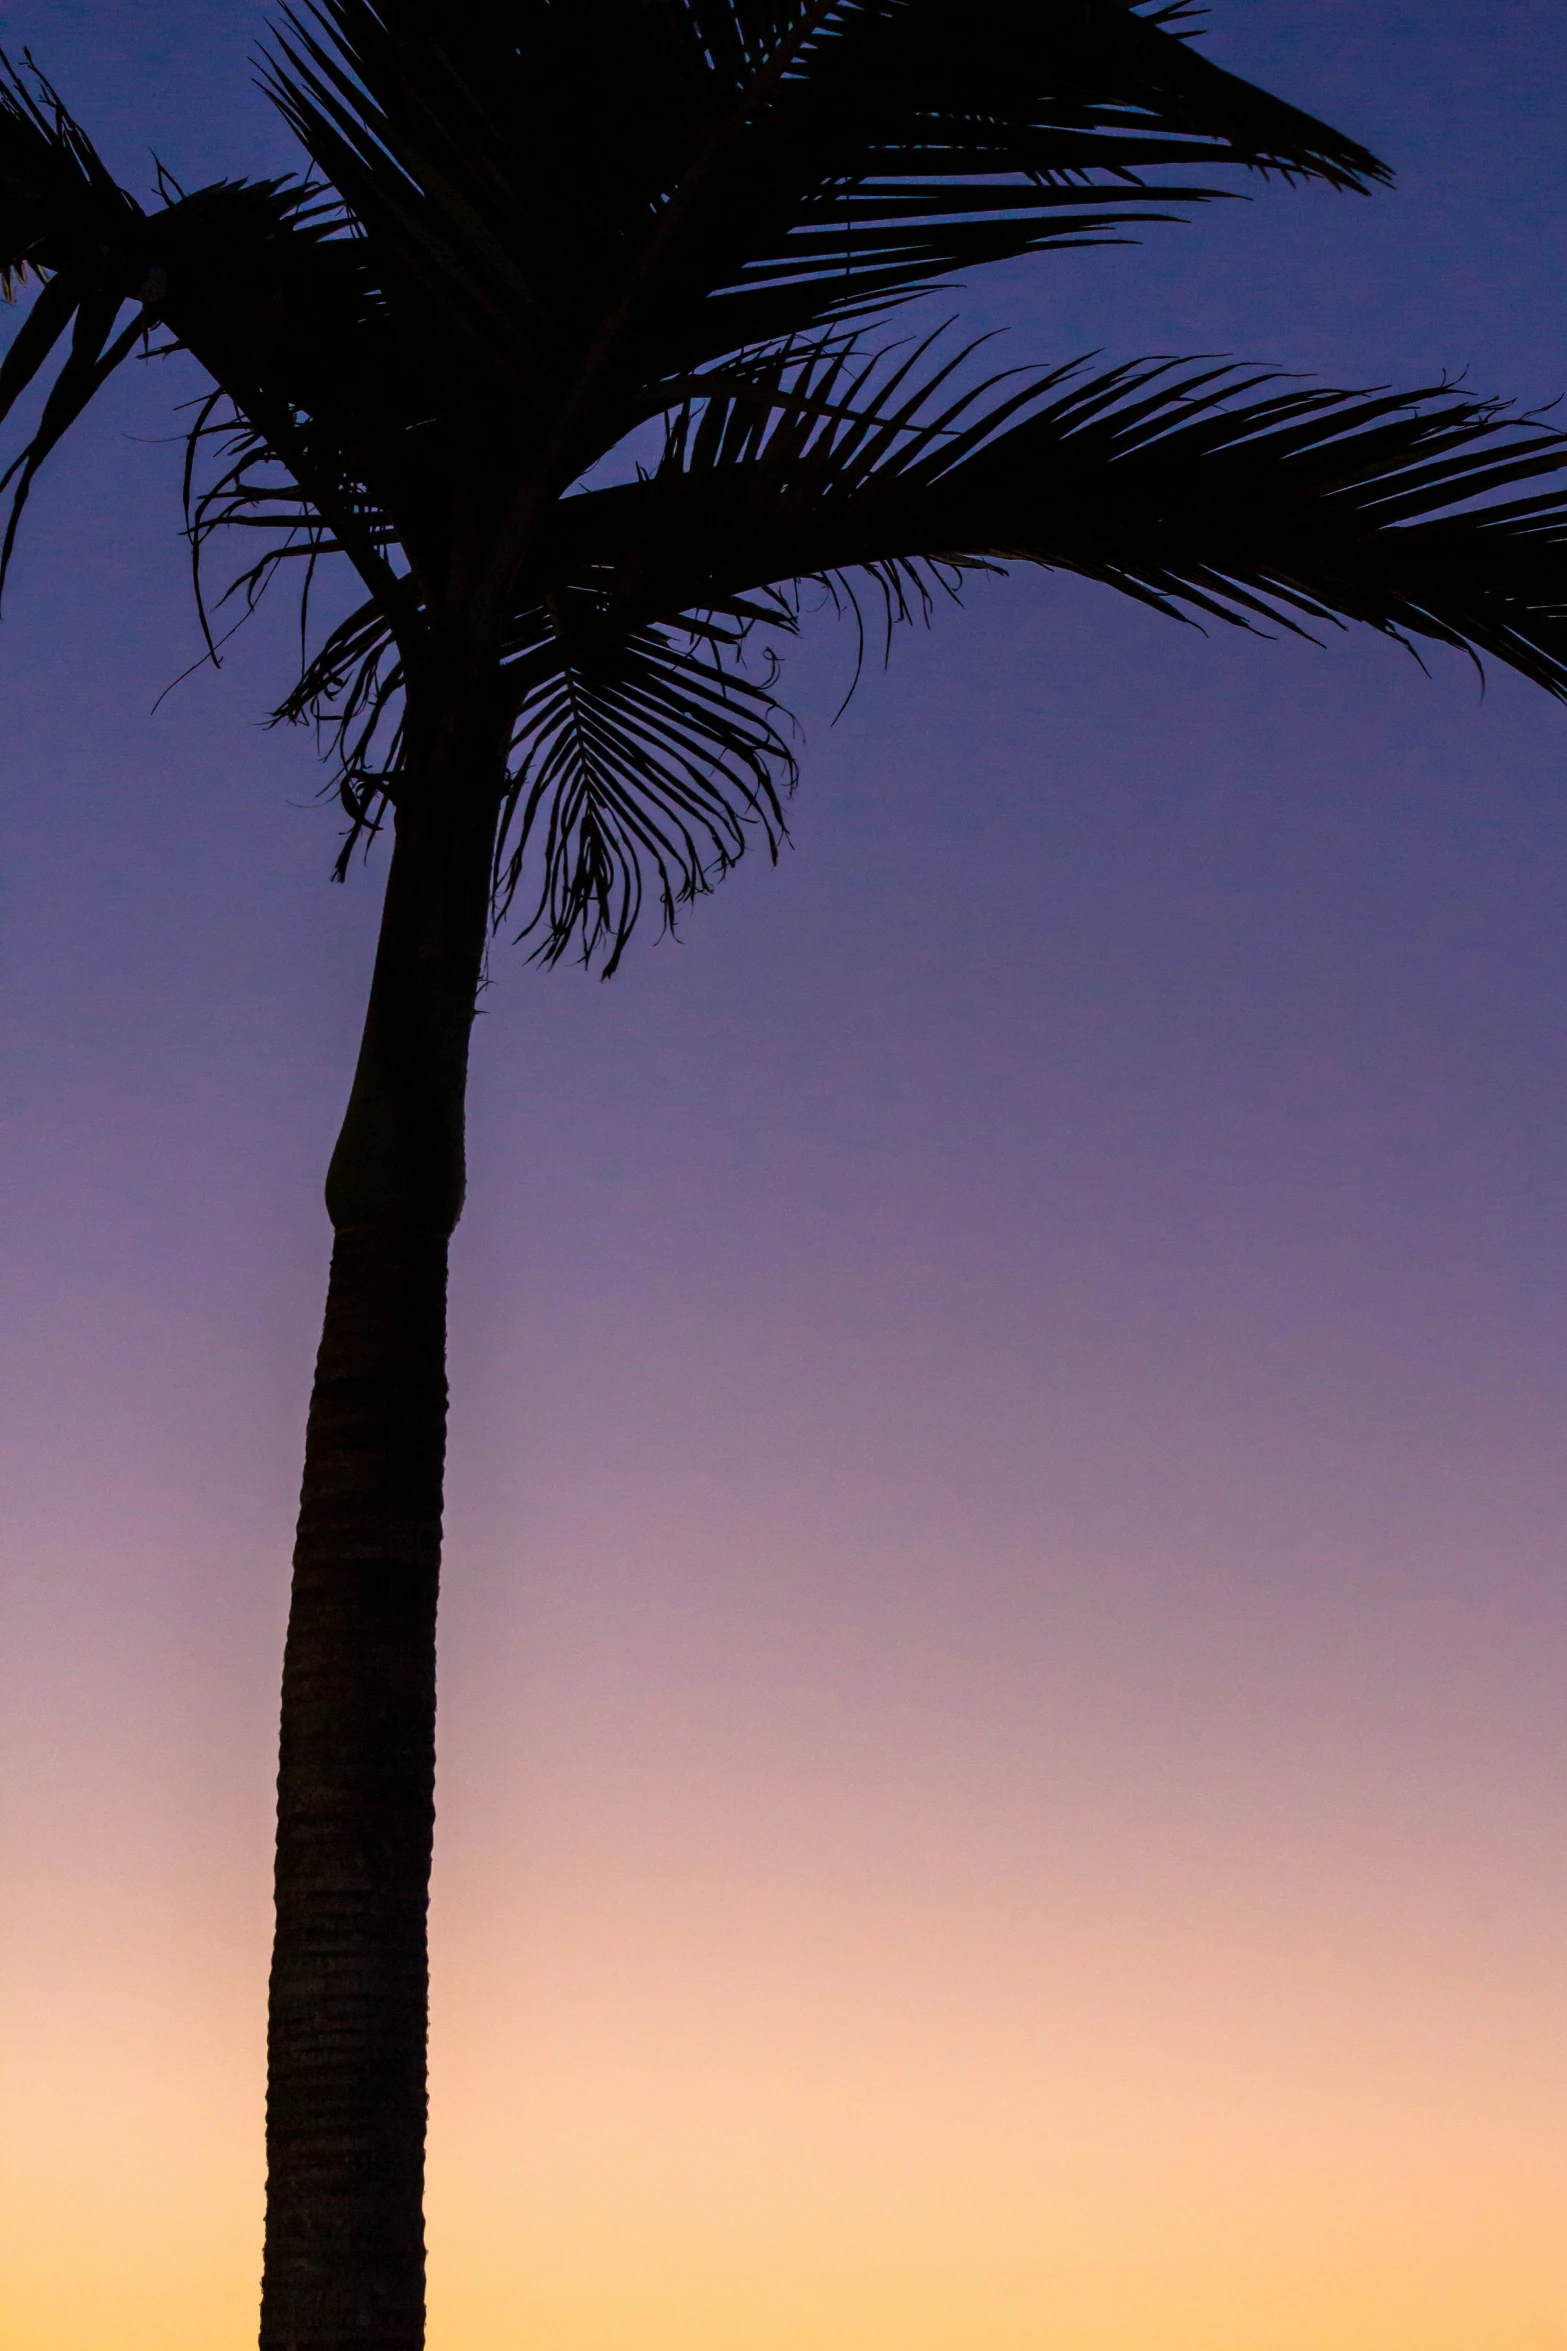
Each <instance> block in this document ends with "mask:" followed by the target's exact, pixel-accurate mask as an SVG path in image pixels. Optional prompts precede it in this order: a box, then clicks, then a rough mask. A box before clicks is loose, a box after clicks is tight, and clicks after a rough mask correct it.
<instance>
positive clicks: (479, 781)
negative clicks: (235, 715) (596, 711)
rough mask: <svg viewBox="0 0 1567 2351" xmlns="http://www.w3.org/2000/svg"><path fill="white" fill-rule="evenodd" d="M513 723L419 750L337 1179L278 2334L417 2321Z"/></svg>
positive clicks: (308, 2345) (302, 1697)
mask: <svg viewBox="0 0 1567 2351" xmlns="http://www.w3.org/2000/svg"><path fill="white" fill-rule="evenodd" d="M454 736H455V738H456V739H455V741H454V740H453V737H454ZM427 748H428V746H427ZM503 749H504V745H503V744H501V743H497V742H496V741H495V740H494V739H493V730H492V737H491V739H489V740H481V741H480V742H479V743H478V744H475V742H474V740H473V738H472V736H471V734H470V735H469V736H468V738H467V739H466V741H465V740H464V739H463V738H462V734H461V730H460V728H457V727H454V728H453V730H451V732H450V733H449V734H448V736H447V739H446V740H445V741H444V742H443V741H437V742H436V743H435V745H434V746H433V748H429V752H428V758H427V761H426V762H425V763H421V766H420V767H419V768H417V769H416V771H415V772H416V773H422V774H423V775H424V776H426V777H430V776H433V777H435V778H436V779H438V780H439V781H440V782H441V783H442V785H443V788H442V789H441V790H440V791H439V793H437V792H436V791H435V790H433V789H429V788H428V787H427V788H426V790H425V791H424V792H423V793H416V792H415V791H414V789H413V786H412V784H411V783H410V784H409V786H408V790H407V799H406V801H405V803H404V805H403V806H401V807H400V808H399V811H398V815H397V820H396V824H397V830H396V843H395V847H394V849H393V854H392V864H391V870H390V872H389V874H388V876H387V888H386V903H385V907H384V910H383V914H382V924H381V939H380V945H379V948H378V950H377V955H376V967H375V976H374V979H373V981H372V984H371V992H370V1007H369V1012H368V1015H367V1018H366V1022H365V1032H364V1039H363V1043H362V1045H361V1048H360V1054H359V1062H358V1067H357V1069H356V1072H355V1076H354V1084H353V1089H352V1092H351V1094H350V1097H349V1104H348V1112H347V1115H346V1117H345V1119H344V1122H343V1131H342V1134H341V1136H340V1137H339V1139H338V1144H337V1149H336V1151H335V1152H334V1154H333V1158H332V1166H331V1170H330V1173H329V1175H328V1178H327V1208H328V1211H329V1213H330V1215H331V1219H332V1223H333V1226H334V1229H335V1234H336V1239H335V1243H334V1247H333V1252H332V1272H331V1279H330V1283H329V1286H328V1292H327V1306H326V1320H325V1325H324V1328H323V1332H322V1338H321V1352H320V1356H319V1359H318V1362H317V1366H316V1380H315V1389H314V1393H313V1395H312V1398H311V1405H310V1419H309V1426H308V1431H307V1435H306V1443H305V1475H304V1487H303V1492H302V1495H301V1500H300V1515H299V1534H298V1541H297V1544H296V1548H295V1554H294V1586H293V1599H292V1604H291V1607H290V1611H289V1626H288V1643H287V1648H286V1652H285V1657H284V1667H283V1721H282V1737H281V1742H280V1751H279V1763H278V1846H277V1928H276V1938H275V1942H274V1947H273V1962H272V1985H271V2003H270V2009H269V2016H268V2031H267V2229H266V2252H265V2259H264V2265H263V2278H262V2296H261V2345H262V2351H349V2347H350V2346H353V2347H354V2351H421V2346H422V2345H423V2342H424V2215H423V2196H424V2145H425V2115H426V2087H425V2051H426V2043H427V2035H428V2014H429V1987H428V1962H427V1958H426V1949H427V1945H426V1910H427V1905H428V1900H429V1883H430V1848H431V1838H432V1832H433V1828H434V1799H435V1615H436V1596H437V1586H438V1580H439V1570H440V1556H441V1499H442V1494H441V1486H442V1470H443V1466H444V1459H445V1450H446V1262H447V1248H448V1241H449V1237H450V1234H451V1231H452V1228H453V1226H454V1225H455V1224H456V1222H457V1218H458V1216H459V1214H460V1212H461V1208H462V1198H463V1096H464V1090H465V1084H466V1077H467V1065H468V1039H469V1031H470V1028H471V1024H472V1020H473V1011H474V1000H475V996H476V993H477V988H478V980H479V970H480V961H481V957H482V954H483V947H484V939H485V930H486V921H487V914H488V905H489V880H490V853H491V841H492V837H493V826H494V816H495V809H496V805H497V799H498V789H499V778H500V775H501V772H502V769H501V757H502V752H503Z"/></svg>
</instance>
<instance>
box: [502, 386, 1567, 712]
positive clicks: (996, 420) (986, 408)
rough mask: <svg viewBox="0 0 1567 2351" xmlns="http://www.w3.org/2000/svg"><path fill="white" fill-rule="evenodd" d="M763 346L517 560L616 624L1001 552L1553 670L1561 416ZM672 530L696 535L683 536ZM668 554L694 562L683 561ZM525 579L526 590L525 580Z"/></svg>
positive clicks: (1444, 401)
mask: <svg viewBox="0 0 1567 2351" xmlns="http://www.w3.org/2000/svg"><path fill="white" fill-rule="evenodd" d="M909 366H910V363H909V362H908V361H907V360H905V361H903V362H901V363H900V364H897V365H895V366H893V367H891V368H890V369H889V368H885V367H884V369H883V370H882V372H881V375H880V377H879V378H877V379H875V380H874V381H873V380H872V379H871V378H870V376H869V375H868V374H867V373H866V371H864V370H863V369H862V370H861V372H860V374H859V375H858V377H857V378H856V379H855V380H853V381H852V382H847V381H846V377H845V362H844V360H843V358H842V356H841V355H840V354H830V355H827V356H825V357H820V356H818V355H817V354H815V353H813V352H810V351H806V352H801V353H795V354H783V355H780V357H779V359H778V362H777V374H776V379H775V385H774V387H773V388H772V389H771V390H769V389H768V388H767V387H766V386H765V385H764V384H763V383H762V382H760V381H759V380H757V378H756V377H755V375H754V373H753V375H752V377H751V378H750V379H749V380H748V381H746V382H745V383H743V384H739V385H737V386H735V387H734V388H733V389H730V390H725V391H722V392H715V393H714V394H713V395H712V397H711V398H710V399H709V400H708V401H707V402H706V403H705V404H698V403H691V404H689V405H688V406H687V407H686V408H684V409H682V410H681V411H680V412H679V413H678V414H677V416H676V417H675V419H674V421H673V424H672V427H671V432H670V440H669V448H668V452H667V455H666V458H665V461H664V463H663V465H662V466H660V467H659V468H658V469H657V470H656V471H655V473H654V474H653V475H652V476H651V477H650V478H649V479H647V480H646V481H642V482H635V483H626V484H621V485H619V486H617V487H614V488H611V489H606V490H602V491H592V492H588V493H585V494H584V495H582V496H580V497H577V498H573V499H568V500H565V501H563V502H562V504H561V505H560V507H559V508H558V509H557V514H556V518H555V531H556V537H555V540H554V543H553V544H552V545H550V546H549V547H548V548H543V547H541V549H540V552H539V562H540V564H541V566H542V567H543V568H545V569H553V568H558V569H560V570H562V571H569V572H573V573H578V572H581V571H582V570H584V569H588V568H592V569H596V570H598V571H600V572H602V573H603V574H604V575H605V576H606V577H613V578H614V580H615V581H616V582H617V589H616V592H615V599H614V600H612V605H611V609H612V610H613V611H615V612H616V613H617V614H618V615H619V617H620V618H621V620H622V624H623V625H625V626H630V625H632V624H633V623H634V622H636V621H639V620H641V619H642V618H644V617H648V618H662V617H666V616H668V615H670V614H673V613H675V612H678V611H681V610H688V609H698V610H707V609H713V610H720V611H721V610H722V609H723V608H724V605H725V601H726V599H728V598H730V597H732V596H736V595H740V596H744V595H746V594H750V593H753V592H754V591H755V589H756V588H757V587H758V586H761V585H766V584H770V583H776V582H780V581H785V580H799V579H804V578H823V577H826V578H831V577H835V576H843V575H850V576H852V575H853V574H855V573H856V572H859V573H865V572H870V573H872V574H876V573H878V572H882V573H884V572H885V571H886V568H887V567H888V566H891V565H897V564H906V563H911V562H919V561H926V562H929V561H938V562H946V563H950V564H953V565H957V566H960V567H961V566H968V565H973V564H976V563H988V564H992V565H994V564H1004V563H1006V562H1008V561H1013V560H1020V561H1026V562H1030V563H1036V564H1039V565H1042V566H1044V567H1046V568H1049V569H1056V570H1066V571H1073V572H1077V573H1079V574H1080V575H1081V576H1083V577H1085V578H1090V579H1096V580H1101V581H1105V582H1107V583H1108V584H1110V585H1112V586H1114V587H1116V588H1119V589H1120V590H1122V591H1123V592H1124V593H1126V594H1129V595H1131V596H1134V597H1136V598H1138V599H1139V600H1140V601H1142V602H1144V603H1147V604H1150V605H1152V606H1154V607H1155V608H1156V609H1158V610H1160V611H1163V612H1167V613H1172V614H1183V615H1185V616H1187V617H1191V616H1193V615H1197V614H1200V615H1203V616H1205V617H1210V618H1215V619H1222V620H1225V621H1229V622H1234V623H1238V624H1239V625H1242V626H1246V627H1258V626H1263V627H1267V626H1277V627H1283V628H1287V629H1296V630H1300V629H1307V630H1309V629H1310V628H1311V627H1312V626H1314V625H1316V624H1320V623H1328V624H1334V623H1340V622H1345V621H1358V622H1363V623H1365V624H1366V625H1368V626H1370V627H1372V628H1376V629H1378V630H1380V631H1382V632H1383V633H1384V634H1387V635H1392V636H1397V637H1401V638H1403V639H1405V640H1415V639H1424V640H1427V641H1431V642H1435V643H1441V644H1446V645H1451V646H1458V647H1462V648H1464V649H1466V650H1468V651H1470V652H1472V653H1475V654H1489V655H1491V656H1493V657H1494V658H1496V659H1498V660H1501V661H1504V662H1506V663H1507V664H1508V665H1509V666H1510V667H1512V668H1514V669H1517V670H1519V671H1520V672H1521V673H1522V674H1523V675H1525V676H1527V677H1530V678H1533V679H1534V680H1535V681H1536V682H1537V683H1539V684H1542V685H1544V686H1546V687H1548V688H1549V690H1550V691H1552V692H1554V693H1562V692H1564V691H1567V493H1564V492H1563V491H1562V489H1561V488H1560V487H1559V486H1557V487H1552V488H1549V489H1547V490H1545V491H1544V492H1543V493H1541V494H1538V495H1530V496H1524V497H1517V496H1512V497H1509V496H1506V495H1504V493H1508V492H1516V491H1518V490H1519V489H1520V488H1522V487H1523V485H1525V484H1528V483H1531V482H1534V481H1536V480H1539V479H1541V478H1542V477H1548V476H1554V477H1556V478H1557V481H1558V483H1559V479H1560V476H1561V474H1562V473H1563V471H1564V470H1567V436H1564V435H1563V434H1561V433H1560V432H1557V431H1554V430H1551V429H1548V428H1547V427H1546V426H1544V425H1543V424H1541V423H1539V422H1537V421H1535V420H1531V419H1529V418H1515V417H1513V416H1511V415H1510V414H1509V413H1508V411H1507V410H1506V409H1505V408H1504V407H1502V406H1500V405H1498V404H1497V403H1494V402H1489V401H1483V400H1476V399H1474V398H1471V397H1469V396H1467V395H1465V394H1463V393H1461V392H1459V391H1456V390H1454V389H1453V388H1451V387H1449V386H1445V385H1435V386H1428V387H1424V388H1421V389H1418V390H1415V391H1411V392H1390V391H1377V392H1345V391H1337V390H1330V389H1325V388H1322V387H1315V386H1302V385H1300V384H1297V383H1293V382H1290V381H1289V380H1288V379H1284V378H1281V377H1278V376H1277V375H1274V374H1271V373H1267V372H1261V373H1245V372H1242V371H1239V370H1236V369H1234V368H1231V367H1228V366H1224V365H1219V364H1214V363H1208V364H1204V363H1197V362H1184V363H1183V362H1177V361H1172V360H1152V361H1146V362H1142V363H1138V364H1136V365H1132V366H1126V367H1120V368H1114V369H1110V370H1108V371H1105V372H1102V373H1099V374H1092V373H1089V372H1088V371H1087V370H1085V369H1082V368H1078V369H1070V368H1067V369H1055V370H1052V371H1050V372H1048V373H1045V374H1041V375H1037V376H1034V377H1031V378H1029V379H1025V380H1024V381H1022V382H1021V383H1020V382H1019V381H1018V379H1017V378H1016V377H1015V376H1014V377H1012V378H1010V379H993V380H992V381H991V382H990V383H988V384H981V385H978V386H972V387H970V388H968V389H967V390H962V391H959V392H956V393H954V392H953V391H952V389H951V385H950V382H949V381H948V377H949V374H950V370H940V371H937V372H936V373H934V374H932V375H931V376H929V377H928V378H927V379H925V381H924V382H923V383H921V384H920V385H918V387H917V388H915V389H913V390H911V389H910V382H909ZM698 551H699V552H698ZM689 556H695V558H696V560H695V562H694V563H693V564H692V565H691V568H690V569H687V568H686V566H687V561H688V557H689ZM529 592H531V591H529Z"/></svg>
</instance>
